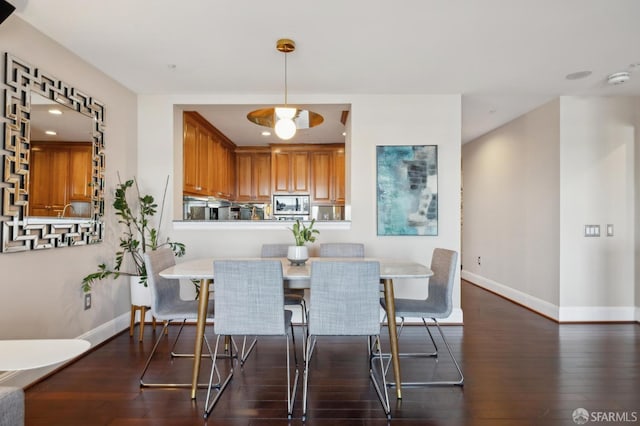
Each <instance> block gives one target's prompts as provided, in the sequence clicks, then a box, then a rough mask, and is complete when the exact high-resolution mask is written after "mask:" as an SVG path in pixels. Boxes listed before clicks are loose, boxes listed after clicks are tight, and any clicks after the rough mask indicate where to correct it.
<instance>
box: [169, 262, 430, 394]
mask: <svg viewBox="0 0 640 426" xmlns="http://www.w3.org/2000/svg"><path fill="white" fill-rule="evenodd" d="M223 259H230V258H228V257H227V258H214V257H205V258H198V259H193V260H188V261H186V262H181V263H178V264H176V265H175V266H172V267H169V268H167V269H165V270H163V271H161V272H160V275H161V276H162V277H164V278H173V279H189V280H200V293H199V303H198V319H197V321H196V340H195V347H194V352H193V353H194V358H193V371H192V386H191V399H196V392H197V390H198V376H199V375H200V360H201V356H202V341H203V338H204V333H205V327H206V322H207V315H206V313H207V308H208V304H209V286H210V284H211V283H212V282H213V279H214V275H215V273H214V270H213V261H214V260H223ZM239 259H240V258H233V260H239ZM241 259H242V260H251V259H254V260H259V259H262V260H264V259H263V258H241ZM275 259H277V258H271V259H270V260H275ZM327 260H341V261H345V260H352V261H363V260H368V261H376V262H378V263H379V264H380V279H381V281H382V282H383V284H384V298H385V304H386V307H387V325H388V329H389V345H390V349H391V351H390V352H391V364H392V366H393V373H394V377H395V387H396V395H397V398H398V399H402V380H401V370H400V355H399V348H398V333H397V328H396V315H395V303H394V297H395V296H394V288H393V280H394V279H408V278H429V277H431V276H432V275H433V271H431V269H429V268H428V267H427V266H425V265H423V264H421V263H419V262H415V261H411V260H405V259H393V258H376V257H366V258H361V257H359V258H343V257H341V258H330V257H311V258H309V259H308V260H307V261H306V262H305V263H304V264H302V265H299V264H292V263H291V262H290V261H289V260H288V259H287V258H280V261H281V262H282V276H283V279H284V281H285V282H286V283H287V285H288V287H289V288H310V287H309V286H310V278H311V265H313V262H316V261H327ZM311 291H313V289H311Z"/></svg>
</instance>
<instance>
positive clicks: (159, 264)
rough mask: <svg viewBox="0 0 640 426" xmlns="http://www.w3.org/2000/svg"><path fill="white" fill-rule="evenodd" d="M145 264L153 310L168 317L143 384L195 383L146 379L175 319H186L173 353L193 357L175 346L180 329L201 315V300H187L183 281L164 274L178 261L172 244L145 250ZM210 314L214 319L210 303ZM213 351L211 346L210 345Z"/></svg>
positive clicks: (172, 385) (174, 385) (179, 385)
mask: <svg viewBox="0 0 640 426" xmlns="http://www.w3.org/2000/svg"><path fill="white" fill-rule="evenodd" d="M144 264H145V269H146V271H147V285H148V286H149V290H150V292H151V310H152V313H153V315H154V317H155V318H157V319H159V320H162V321H164V326H163V328H162V333H160V335H159V336H158V338H157V339H156V342H155V344H154V345H153V349H152V350H151V353H150V354H149V357H148V358H147V362H146V363H145V366H144V369H143V370H142V374H141V375H140V386H141V387H167V388H183V387H191V385H192V384H191V383H151V382H146V381H145V380H144V377H145V374H146V372H147V370H148V368H149V366H150V365H151V360H152V359H153V357H154V355H155V354H156V352H157V349H158V345H159V344H160V342H161V340H162V337H163V336H165V335H166V334H167V330H168V327H169V325H170V323H171V322H172V321H182V325H181V327H180V331H179V332H178V334H177V335H176V338H175V340H174V343H173V345H172V350H171V356H172V358H173V357H175V356H186V357H193V354H179V355H176V354H175V353H174V352H173V349H174V348H175V346H176V343H177V341H178V338H179V337H180V333H181V332H182V328H183V326H184V323H185V321H186V320H188V319H189V320H197V319H198V301H197V300H184V299H182V298H180V281H179V280H177V279H170V278H164V277H162V276H161V275H160V272H162V271H163V270H165V269H167V268H169V267H172V266H175V264H176V261H175V257H174V254H173V251H172V250H171V249H170V248H169V247H161V248H159V249H157V250H152V251H147V252H146V253H145V254H144ZM207 318H208V319H213V318H214V315H213V305H212V304H209V306H208V309H207ZM205 343H206V344H207V347H209V343H208V341H207V340H206V336H205ZM209 352H211V349H210V347H209ZM203 357H207V358H210V357H211V355H210V354H206V355H203ZM204 386H205V385H204V384H199V387H204Z"/></svg>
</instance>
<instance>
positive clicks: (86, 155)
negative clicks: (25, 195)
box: [28, 141, 93, 216]
mask: <svg viewBox="0 0 640 426" xmlns="http://www.w3.org/2000/svg"><path fill="white" fill-rule="evenodd" d="M92 155H93V144H92V142H39V141H32V142H31V158H30V163H29V165H30V170H29V179H30V181H29V213H28V214H29V216H58V215H59V214H61V213H62V212H63V210H64V208H65V206H66V205H67V204H69V203H70V202H72V201H83V202H91V193H92V191H91V187H90V186H89V184H90V183H91V178H92V176H91V174H92V171H93V163H92V160H93V158H92ZM65 216H68V214H65Z"/></svg>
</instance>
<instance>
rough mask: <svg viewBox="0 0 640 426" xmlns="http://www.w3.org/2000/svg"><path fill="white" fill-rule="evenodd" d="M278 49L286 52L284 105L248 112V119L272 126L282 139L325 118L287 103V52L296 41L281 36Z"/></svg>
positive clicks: (277, 44) (292, 48)
mask: <svg viewBox="0 0 640 426" xmlns="http://www.w3.org/2000/svg"><path fill="white" fill-rule="evenodd" d="M276 49H277V50H278V51H279V52H282V53H284V105H279V106H274V107H271V108H262V109H257V110H255V111H251V112H250V113H249V114H247V119H248V120H249V121H251V122H252V123H255V124H258V125H260V126H265V127H271V128H273V129H274V130H275V132H276V135H277V136H278V137H279V138H280V139H283V140H289V139H291V138H292V137H293V136H294V135H295V134H296V130H298V129H308V128H311V127H314V126H317V125H319V124H322V122H323V121H324V118H322V116H321V115H320V114H318V113H315V112H313V111H308V110H305V109H300V108H297V107H295V106H290V105H289V104H288V103H287V53H291V52H293V51H294V50H296V43H295V42H294V41H293V40H290V39H288V38H281V39H280V40H278V42H277V43H276Z"/></svg>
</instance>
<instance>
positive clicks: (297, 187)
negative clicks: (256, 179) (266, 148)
mask: <svg viewBox="0 0 640 426" xmlns="http://www.w3.org/2000/svg"><path fill="white" fill-rule="evenodd" d="M301 147H304V145H302V146H300V147H296V146H292V147H289V146H287V147H286V148H281V147H274V148H273V149H272V151H271V176H272V185H273V192H274V193H306V194H308V193H309V190H310V176H309V169H310V168H309V158H310V157H309V151H308V148H306V147H304V148H301Z"/></svg>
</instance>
